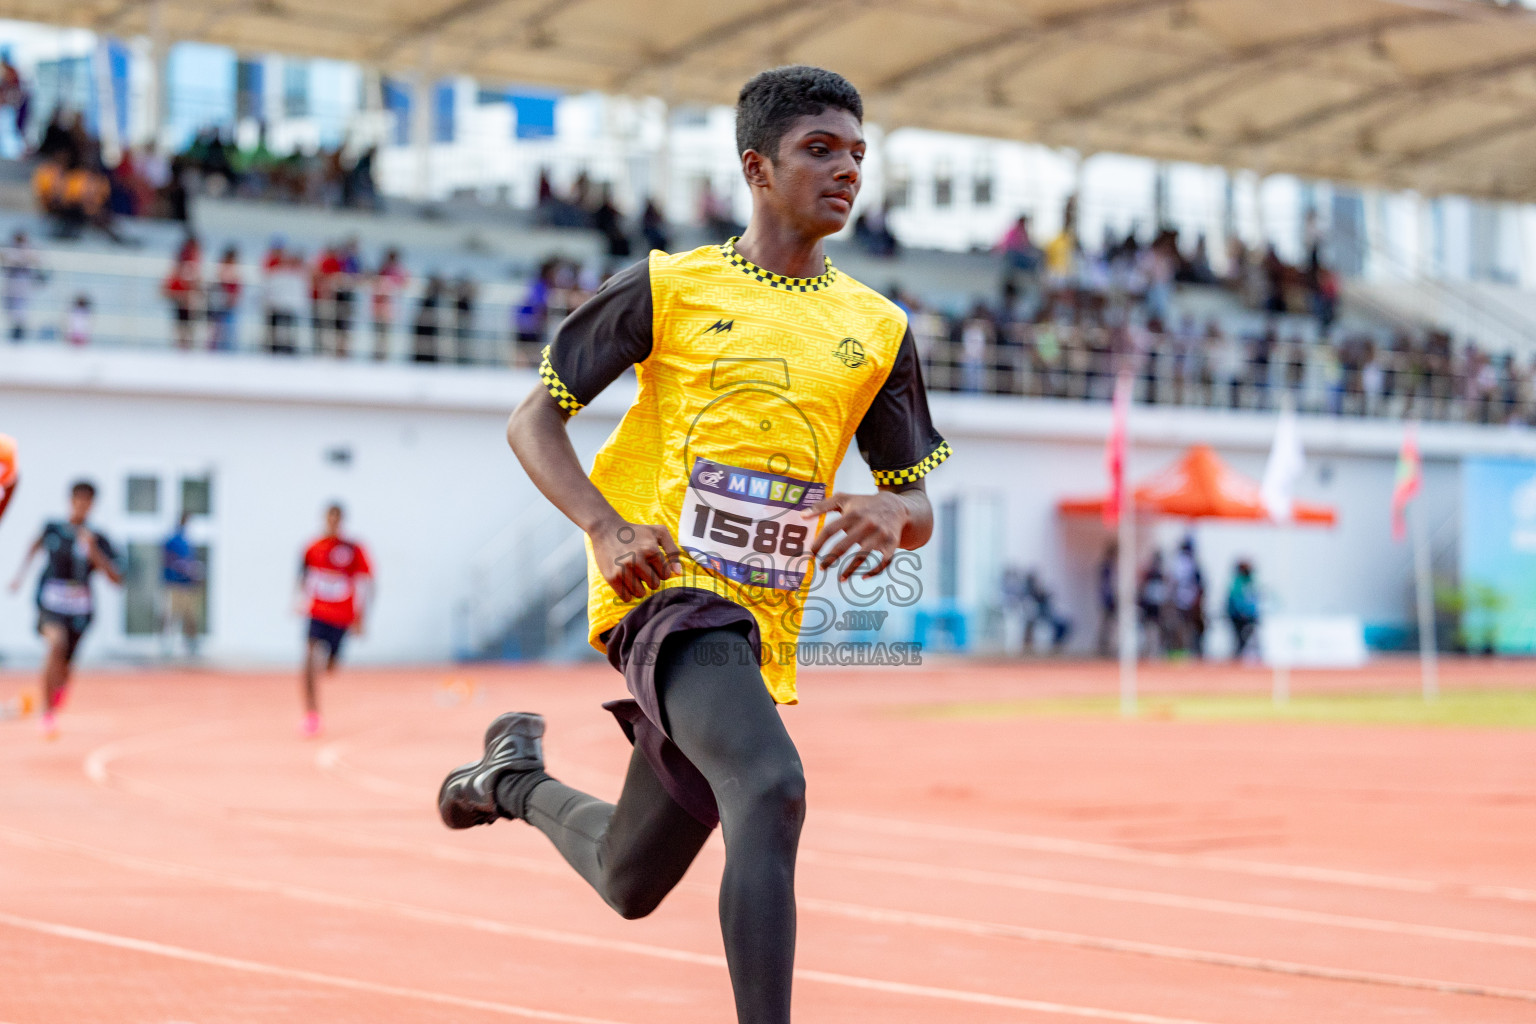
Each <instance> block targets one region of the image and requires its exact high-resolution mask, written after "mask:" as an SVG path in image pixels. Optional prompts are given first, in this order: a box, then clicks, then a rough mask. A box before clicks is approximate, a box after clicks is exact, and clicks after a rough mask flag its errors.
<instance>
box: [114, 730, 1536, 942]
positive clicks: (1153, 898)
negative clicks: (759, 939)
mask: <svg viewBox="0 0 1536 1024" xmlns="http://www.w3.org/2000/svg"><path fill="white" fill-rule="evenodd" d="M159 735H161V736H163V735H165V734H163V733H162V734H159ZM141 739H147V737H141ZM108 746H109V747H110V746H114V745H113V744H109V745H108ZM102 749H103V750H105V749H106V748H102ZM126 752H127V750H121V751H119V753H126ZM98 753H100V751H98ZM114 756H116V755H114ZM91 757H92V758H95V757H96V754H92V755H91ZM88 760H90V759H89V758H88ZM109 762H110V758H104V759H102V760H101V767H100V769H99V770H100V772H101V779H102V781H103V782H105V780H106V778H107V776H108V774H109V773H108V772H107V769H106V765H107V764H108V763H109ZM87 774H91V773H90V771H89V770H88V771H87ZM92 777H93V778H96V776H95V775H92ZM111 778H112V779H115V780H117V781H118V782H120V783H121V782H127V781H131V780H127V779H125V777H124V776H122V775H120V774H116V773H111ZM142 785H143V787H144V789H146V790H148V791H150V792H147V793H146V795H152V796H155V797H156V798H157V799H166V797H164V796H162V795H159V793H156V792H153V791H155V790H158V789H159V787H155V786H153V785H152V784H142ZM160 792H162V793H163V792H166V791H160ZM242 820H247V821H249V820H252V818H251V817H249V816H242ZM875 820H879V819H875ZM898 824H902V823H898ZM966 831H971V830H966ZM999 835H1007V833H999ZM798 856H799V859H800V861H801V862H802V863H812V864H824V865H828V866H833V867H836V866H844V867H853V868H857V869H859V870H866V871H876V872H881V873H886V874H896V875H905V876H908V877H917V878H927V879H937V880H942V881H960V882H967V883H970V884H976V885H990V886H996V887H1001V888H1011V889H1021V890H1025V891H1031V892H1044V893H1051V894H1055V895H1064V896H1076V897H1083V898H1088V899H1101V900H1109V901H1113V902H1122V903H1139V904H1144V905H1150V906H1162V907H1169V908H1173V909H1178V910H1199V911H1205V912H1209V913H1220V914H1232V915H1237V916H1244V917H1253V918H1260V919H1269V920H1278V921H1289V922H1294V923H1299V924H1312V925H1321V926H1325V927H1338V928H1351V929H1356V930H1361V931H1372V932H1380V933H1384V934H1390V935H1412V936H1417V937H1421V938H1431V939H1444V940H1449V941H1454V942H1472V943H1483V944H1488V945H1497V946H1512V947H1516V948H1522V949H1536V938H1531V937H1529V936H1524V935H1512V934H1505V933H1499V932H1484V931H1477V930H1472V929H1464V928H1450V927H1444V926H1440V925H1423V924H1413V923H1409V922H1401V921H1389V920H1384V919H1379V918H1368V917H1359V916H1356V915H1348V914H1334V913H1327V912H1323V911H1312V910H1303V909H1298V908H1293V907H1281V906H1274V905H1270V904H1259V903H1243V902H1238V901H1232V900H1219V899H1212V898H1208V897H1199V896H1185V895H1181V894H1177V893H1165V892H1158V891H1155V890H1144V889H1125V888H1120V887H1116V886H1104V885H1094V884H1091V883H1083V882H1063V881H1057V880H1055V879H1047V878H1037V877H1032V876H1027V875H1016V874H1009V873H1004V872H996V871H982V870H977V869H971V868H953V867H942V866H937V865H930V864H922V863H916V862H908V861H894V860H886V859H882V858H875V857H861V856H857V855H851V854H835V853H824V852H821V851H817V850H814V849H805V848H802V849H801V850H800V852H799V855H798Z"/></svg>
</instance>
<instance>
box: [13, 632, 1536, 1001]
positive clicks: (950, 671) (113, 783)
mask: <svg viewBox="0 0 1536 1024" xmlns="http://www.w3.org/2000/svg"><path fill="white" fill-rule="evenodd" d="M1528 673H1529V668H1528V666H1525V665H1520V664H1518V663H1515V664H1509V665H1490V664H1489V663H1485V662H1471V663H1462V664H1459V665H1458V664H1455V663H1452V664H1450V665H1448V666H1446V667H1445V672H1444V674H1445V676H1446V685H1458V684H1461V685H1466V684H1467V683H1469V682H1471V681H1474V680H1475V681H1477V682H1479V683H1484V684H1486V683H1487V682H1488V681H1490V680H1493V681H1495V682H1499V681H1502V682H1506V683H1511V684H1514V683H1520V682H1522V681H1524V680H1525V679H1526V678H1528ZM26 682H29V680H27V679H25V678H24V677H21V676H18V675H16V674H14V673H13V674H9V675H3V676H0V697H8V696H10V695H11V694H12V693H13V692H14V691H15V690H17V689H18V688H20V687H21V686H22V685H23V684H24V683H26ZM1143 682H1144V683H1145V685H1146V686H1147V687H1148V689H1149V690H1151V691H1157V690H1173V689H1203V690H1212V691H1217V690H1220V691H1232V690H1242V689H1248V690H1262V689H1263V688H1264V687H1265V686H1266V685H1267V677H1266V676H1264V675H1263V674H1262V673H1261V672H1245V671H1241V670H1237V671H1233V670H1226V669H1202V670H1195V671H1192V670H1190V669H1188V668H1181V669H1153V670H1149V671H1147V672H1146V673H1145V674H1144V677H1143ZM1296 682H1297V687H1298V689H1304V688H1306V687H1307V686H1316V687H1324V686H1332V687H1340V686H1351V687H1354V686H1380V687H1386V686H1405V687H1406V686H1411V685H1412V683H1413V679H1412V668H1411V666H1408V665H1406V664H1404V665H1397V664H1392V663H1388V664H1386V665H1384V666H1379V667H1377V668H1375V669H1372V670H1369V671H1368V672H1367V673H1365V674H1363V675H1358V674H1357V675H1346V676H1339V677H1327V676H1300V677H1298V679H1297V681H1296ZM471 683H472V684H473V686H472V688H471V685H470V684H471ZM1113 687H1114V679H1113V675H1112V671H1111V670H1110V669H1108V668H1106V667H1103V666H1097V665H1049V666H1041V665H1034V666H1008V665H995V666H974V665H964V666H961V665H953V666H948V667H944V666H939V667H935V668H931V669H924V670H913V669H899V670H885V671H879V670H863V671H842V672H820V673H814V672H813V673H808V674H807V678H806V679H805V680H804V686H803V691H804V697H805V703H804V704H802V705H800V706H798V707H793V708H786V709H785V712H784V713H785V716H786V719H787V721H788V722H789V726H790V731H791V733H792V734H793V735H794V737H795V740H796V742H797V743H798V744H799V746H800V750H801V753H802V755H803V757H804V760H805V764H806V771H807V776H808V780H809V800H810V812H809V817H808V821H807V824H806V829H805V837H804V842H803V846H802V859H801V866H800V872H799V881H798V888H799V894H800V907H801V917H800V947H799V956H798V961H797V964H798V978H797V982H796V991H795V1005H796V1019H797V1021H799V1022H802V1024H819V1022H831V1021H864V1020H870V1021H881V1022H890V1024H908V1022H914V1024H915V1022H919V1021H921V1022H929V1021H934V1020H954V1021H965V1022H977V1024H991V1022H1015V1021H1017V1022H1042V1024H1043V1022H1062V1021H1071V1020H1080V1021H1119V1022H1128V1024H1174V1022H1177V1024H1249V1022H1251V1024H1298V1022H1307V1024H1312V1022H1317V1024H1372V1022H1377V1021H1381V1022H1386V1021H1394V1022H1395V1021H1400V1020H1404V1019H1408V1020H1415V1021H1468V1022H1478V1024H1500V1022H1506V1021H1509V1022H1515V1021H1523V1022H1532V1021H1536V756H1533V755H1536V742H1533V734H1532V733H1531V732H1522V731H1515V730H1509V731H1501V730H1472V729H1430V728H1422V729H1414V728H1389V727H1346V726H1338V725H1317V726H1305V725H1290V724H1285V725H1281V724H1210V723H1179V722H1155V721H1141V722H1121V721H1117V720H1109V719H1067V718H1056V719H1047V718H1026V719H1013V720H1006V721H956V720H930V719H925V718H922V717H920V716H916V715H912V714H910V713H909V712H910V711H911V709H912V708H913V707H914V706H918V705H921V704H924V703H928V702H933V701H938V700H961V699H966V700H969V699H997V698H1007V697H1021V696H1038V695H1043V694H1047V693H1090V692H1100V693H1108V692H1111V691H1112V690H1113ZM471 689H472V692H471ZM618 689H619V680H618V677H617V676H616V675H615V674H613V673H612V672H611V671H610V670H608V669H607V668H606V667H605V666H603V667H586V666H583V667H580V668H559V669H554V668H544V667H538V668H515V667H496V668H486V669H470V670H460V669H443V668H434V669H422V670H417V671H387V672H386V671H363V670H344V671H343V673H342V675H341V676H340V677H339V678H338V679H337V680H336V681H335V682H334V683H333V684H332V685H330V686H329V688H328V690H327V692H326V700H327V725H328V728H329V732H328V734H327V736H326V737H324V738H323V739H321V740H319V741H309V742H306V741H303V740H300V739H299V738H298V736H297V733H296V729H295V726H296V724H297V717H298V716H297V707H296V685H295V682H294V680H293V679H292V678H290V677H288V676H286V675H239V674H218V673H209V672H190V671H188V672H167V673H157V674H150V673H125V674H107V673H98V674H87V675H85V676H84V677H83V678H81V679H80V680H79V682H78V683H77V686H76V688H75V694H74V695H73V698H72V702H71V705H70V707H69V709H68V711H67V712H66V713H65V715H64V716H63V717H62V719H61V722H62V725H63V728H64V732H63V735H62V737H61V738H60V739H58V740H55V741H53V742H47V741H45V740H44V739H42V737H41V736H40V735H38V733H37V730H36V728H35V723H33V722H30V721H4V722H0V964H4V965H5V975H4V977H3V979H0V1024H95V1022H103V1024H107V1022H110V1024H223V1022H241V1024H244V1022H257V1021H282V1022H304V1024H321V1022H325V1024H329V1022H337V1024H342V1022H358V1024H364V1022H366V1024H376V1022H380V1021H389V1022H400V1024H414V1022H418V1021H421V1022H427V1021H434V1022H455V1024H458V1022H463V1024H478V1022H481V1021H492V1020H505V1019H509V1018H510V1019H514V1020H519V1019H520V1020H543V1021H568V1022H571V1021H604V1022H615V1024H706V1022H707V1024H725V1022H727V1021H731V1020H733V1019H734V1018H733V1014H732V1011H731V1001H730V991H729V986H728V982H727V979H726V974H725V970H724V965H723V959H722V956H721V948H720V939H719V934H718V931H717V929H716V921H715V893H714V890H715V886H716V883H717V881H718V875H719V872H720V867H721V860H722V848H721V846H720V845H719V842H718V837H717V839H716V840H714V841H712V842H711V844H710V845H709V846H708V847H707V848H706V850H705V853H704V854H703V856H702V857H701V858H700V860H699V863H698V864H697V865H696V866H695V867H694V869H693V870H692V871H691V873H690V874H689V876H688V878H687V879H686V880H685V881H684V883H683V885H682V886H681V887H680V888H679V890H678V891H677V892H676V893H675V894H674V895H673V896H672V897H670V898H669V899H668V901H667V902H666V903H665V904H664V905H663V906H662V907H661V909H660V910H659V911H657V913H656V914H654V915H653V916H652V917H650V918H648V919H646V920H644V921H638V922H626V921H622V920H619V919H618V918H617V917H616V916H615V915H613V914H612V912H611V911H609V910H608V909H607V908H606V907H605V906H603V904H602V903H601V902H600V901H599V900H598V899H597V898H596V897H595V896H593V895H592V893H591V892H590V891H588V890H587V889H586V888H585V886H584V884H583V883H582V882H581V881H580V880H579V879H578V878H577V877H576V876H575V875H574V873H572V872H570V871H569V870H568V869H567V868H566V867H565V866H564V864H563V862H561V861H560V860H559V858H558V856H557V855H556V854H555V853H554V851H553V850H552V849H551V848H550V847H549V846H548V844H547V843H546V842H545V841H544V840H543V838H542V837H541V836H540V835H538V834H537V833H536V832H534V831H533V830H532V829H529V828H527V827H526V826H524V825H521V824H517V823H511V822H503V823H499V824H497V825H495V826H493V827H490V828H482V829H475V830H471V831H469V832H465V833H453V832H449V831H447V830H445V829H444V828H443V827H442V826H441V824H439V823H438V821H437V817H436V813H435V809H434V806H433V801H434V797H435V794H436V789H437V785H438V782H439V781H440V779H441V777H442V775H443V773H444V772H445V771H446V770H447V769H448V768H451V767H453V766H454V765H456V764H458V763H461V762H462V761H465V760H468V759H469V758H471V757H472V756H474V755H475V754H476V753H477V744H478V737H479V734H480V732H481V730H482V728H483V726H484V724H485V722H486V721H487V720H488V719H489V718H490V717H491V716H492V715H493V714H494V713H496V712H498V711H501V710H506V709H511V708H516V709H528V710H538V711H542V712H543V713H544V714H545V715H546V716H547V717H548V719H549V722H550V730H549V735H548V738H547V742H546V753H547V757H548V760H549V764H550V769H551V771H552V772H553V773H554V774H556V775H558V776H560V777H563V778H564V779H566V780H567V781H569V782H571V783H572V784H575V785H579V786H583V787H586V788H589V789H592V790H594V791H595V792H597V793H599V794H601V795H604V796H609V797H611V796H612V795H614V794H615V792H616V790H617V786H618V780H619V777H620V773H621V771H622V769H623V765H624V763H625V760H626V757H627V754H628V750H627V746H626V744H625V743H624V741H623V738H622V735H621V734H620V733H619V731H618V729H617V727H616V726H615V725H614V724H613V722H612V720H611V719H610V718H609V717H608V716H607V715H606V714H605V713H604V712H602V711H601V710H600V709H599V708H598V706H597V705H598V703H599V701H600V700H602V699H605V698H609V697H612V696H614V695H616V694H617V692H618Z"/></svg>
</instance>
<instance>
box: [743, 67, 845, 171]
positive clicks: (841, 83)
mask: <svg viewBox="0 0 1536 1024" xmlns="http://www.w3.org/2000/svg"><path fill="white" fill-rule="evenodd" d="M828 107H834V108H836V109H838V110H846V111H848V113H850V114H852V115H853V116H854V117H856V118H858V119H859V122H860V123H863V121H864V101H863V100H862V99H860V98H859V90H857V89H855V88H854V87H853V85H852V84H851V83H850V82H849V81H848V79H846V78H844V77H843V76H842V75H840V74H838V73H837V72H835V71H828V70H827V69H826V68H813V67H809V66H807V65H804V64H794V65H790V66H788V67H782V68H774V69H773V70H771V71H764V72H761V73H760V74H758V75H755V76H754V77H753V78H752V80H751V81H750V82H748V83H747V84H746V85H744V86H742V87H741V95H740V96H739V97H738V98H737V100H736V149H737V151H738V152H740V153H745V152H746V151H747V150H749V149H755V150H757V151H758V152H759V153H761V154H763V155H764V156H766V157H767V158H768V159H770V160H774V159H777V158H778V155H779V143H780V142H781V141H783V139H784V133H785V132H787V131H788V130H789V126H790V125H791V124H793V123H794V120H795V118H797V117H806V116H815V115H816V114H819V113H821V112H822V111H824V110H826V109H827V108H828Z"/></svg>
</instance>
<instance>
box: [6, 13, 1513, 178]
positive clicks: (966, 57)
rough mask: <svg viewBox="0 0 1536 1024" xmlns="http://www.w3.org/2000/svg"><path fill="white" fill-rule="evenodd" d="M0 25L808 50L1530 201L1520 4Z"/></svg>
mask: <svg viewBox="0 0 1536 1024" xmlns="http://www.w3.org/2000/svg"><path fill="white" fill-rule="evenodd" d="M0 16H4V17H14V18H20V19H25V20H30V21H40V22H48V23H54V24H67V25H75V26H80V27H85V28H91V29H95V30H97V31H101V32H106V33H110V34H113V35H117V36H130V35H138V34H146V35H147V34H152V33H151V28H152V22H156V21H158V24H159V25H160V26H161V27H162V29H163V30H164V32H165V33H166V35H167V37H168V38H170V39H173V40H176V39H196V40H203V41H208V42H216V43H223V44H227V45H229V46H233V47H236V48H238V49H240V50H242V51H246V52H267V51H270V52H278V53H296V54H303V55H310V56H323V57H335V58H341V59H346V60H354V61H359V62H362V63H364V64H368V65H373V66H377V67H381V68H385V69H390V70H393V71H395V72H410V71H414V70H416V69H418V68H420V67H423V66H426V67H429V68H430V69H432V70H433V71H434V72H435V73H437V74H446V73H465V74H472V75H475V76H477V77H479V78H481V79H482V80H489V81H497V80H500V81H515V82H530V83H541V84H547V85H552V86H560V87H566V88H577V89H600V90H605V91H609V92H617V93H629V94H644V95H656V96H661V97H663V98H666V99H669V100H672V101H677V102H708V103H730V102H733V101H734V98H735V94H736V90H737V89H738V88H739V87H740V85H741V83H742V82H743V81H744V80H745V79H746V78H748V77H749V76H750V75H752V74H753V73H755V72H757V71H759V70H761V69H762V68H764V67H771V66H774V65H778V64H785V63H796V62H802V63H811V64H821V65H824V66H827V67H831V68H834V69H836V70H838V71H840V72H842V73H843V74H845V75H847V76H848V77H849V78H850V79H852V80H853V82H854V83H855V84H856V85H858V86H859V88H860V89H861V90H862V91H863V92H864V94H865V96H866V102H867V105H868V108H869V109H868V112H867V116H868V117H869V118H870V119H871V120H875V121H878V122H880V123H882V124H885V125H888V126H892V127H896V126H902V125H917V126H923V127H928V128H937V129H944V130H953V131H960V132H970V133H976V134H981V135H989V136H994V137H1002V138H1013V139H1024V140H1030V141H1037V142H1043V143H1047V144H1050V145H1058V146H1070V147H1074V148H1076V149H1078V150H1080V151H1082V152H1085V153H1091V152H1097V151H1113V152H1123V153H1135V154H1141V155H1145V156H1151V157H1156V158H1161V159H1169V160H1189V161H1196V162H1201V163H1210V164H1222V165H1226V166H1229V167H1246V168H1252V169H1255V170H1257V171H1259V172H1261V173H1271V172H1288V173H1294V174H1300V175H1305V176H1312V177H1324V178H1333V179H1338V180H1352V181H1358V182H1363V183H1371V184H1379V185H1384V186H1389V187H1406V188H1416V189H1420V190H1422V191H1426V192H1456V193H1463V194H1467V195H1474V196H1483V197H1489V198H1503V199H1520V200H1532V199H1536V160H1533V159H1532V157H1533V155H1536V15H1533V14H1532V12H1529V11H1526V10H1523V9H1521V8H1518V7H1503V6H1497V5H1494V4H1492V3H1486V2H1482V0H754V2H750V3H749V2H746V0H372V2H369V3H351V4H338V3H336V2H335V0H0Z"/></svg>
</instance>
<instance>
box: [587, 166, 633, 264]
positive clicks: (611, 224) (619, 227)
mask: <svg viewBox="0 0 1536 1024" xmlns="http://www.w3.org/2000/svg"><path fill="white" fill-rule="evenodd" d="M592 226H593V227H594V228H596V229H597V230H598V231H599V232H601V234H602V236H603V240H604V242H605V243H606V244H607V246H608V256H609V258H610V259H615V260H621V259H626V258H628V256H629V253H630V244H629V231H628V230H627V229H626V228H625V226H624V215H623V214H622V213H620V212H619V208H618V207H617V206H615V205H613V188H612V186H609V185H606V184H605V185H604V186H603V187H602V189H601V190H600V192H599V201H598V204H597V209H595V210H593V211H592Z"/></svg>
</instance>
